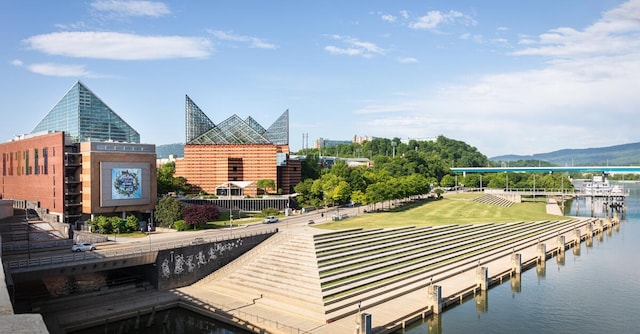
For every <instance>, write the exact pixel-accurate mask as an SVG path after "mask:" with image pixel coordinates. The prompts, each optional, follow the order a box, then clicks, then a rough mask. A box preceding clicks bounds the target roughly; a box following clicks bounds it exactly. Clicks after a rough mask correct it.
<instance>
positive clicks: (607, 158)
mask: <svg viewBox="0 0 640 334" xmlns="http://www.w3.org/2000/svg"><path fill="white" fill-rule="evenodd" d="M489 160H492V161H517V160H543V161H547V162H549V163H552V164H555V165H559V166H589V165H593V166H603V165H609V166H625V165H638V164H640V143H631V144H623V145H616V146H609V147H599V148H584V149H564V150H559V151H554V152H549V153H538V154H533V155H514V154H510V155H501V156H497V157H493V158H489Z"/></svg>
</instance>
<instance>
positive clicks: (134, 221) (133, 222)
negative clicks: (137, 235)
mask: <svg viewBox="0 0 640 334" xmlns="http://www.w3.org/2000/svg"><path fill="white" fill-rule="evenodd" d="M139 226H140V221H139V220H138V217H136V216H134V215H129V216H127V219H126V221H125V223H124V228H125V230H126V232H133V231H137V230H138V228H139ZM120 232H122V231H120Z"/></svg>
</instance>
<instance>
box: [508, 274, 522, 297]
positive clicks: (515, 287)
mask: <svg viewBox="0 0 640 334" xmlns="http://www.w3.org/2000/svg"><path fill="white" fill-rule="evenodd" d="M509 281H510V282H511V292H514V293H520V292H522V279H521V274H513V275H511V279H510V280H509Z"/></svg>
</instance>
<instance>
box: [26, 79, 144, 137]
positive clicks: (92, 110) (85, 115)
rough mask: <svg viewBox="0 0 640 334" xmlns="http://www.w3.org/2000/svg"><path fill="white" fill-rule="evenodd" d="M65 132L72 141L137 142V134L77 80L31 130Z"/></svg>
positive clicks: (34, 131) (36, 131) (33, 132)
mask: <svg viewBox="0 0 640 334" xmlns="http://www.w3.org/2000/svg"><path fill="white" fill-rule="evenodd" d="M48 131H64V132H65V133H66V135H67V136H69V137H70V138H71V139H72V140H73V141H74V142H123V143H140V134H138V132H137V131H136V130H134V129H133V128H132V127H131V126H129V124H127V123H126V122H125V121H124V120H122V118H120V116H118V115H117V114H116V113H115V112H113V110H111V108H109V107H108V106H107V105H106V104H105V103H104V102H102V100H100V98H98V97H97V96H96V95H95V94H93V92H91V90H89V89H88V88H87V87H86V86H85V85H84V84H82V83H81V82H80V81H77V82H76V83H75V84H74V85H73V86H72V87H71V88H70V89H69V91H67V93H66V94H65V95H64V96H63V97H62V99H60V101H59V102H58V103H57V104H56V105H55V106H54V107H53V109H51V111H49V113H48V114H47V115H46V116H45V117H44V118H43V119H42V120H41V121H40V123H38V125H36V127H35V128H34V129H33V131H31V133H32V134H35V133H41V132H48Z"/></svg>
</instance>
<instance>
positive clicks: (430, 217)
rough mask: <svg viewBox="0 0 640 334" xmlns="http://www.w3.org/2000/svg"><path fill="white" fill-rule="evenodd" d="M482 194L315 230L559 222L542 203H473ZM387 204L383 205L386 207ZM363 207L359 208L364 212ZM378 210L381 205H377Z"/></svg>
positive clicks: (448, 198) (451, 197) (452, 197)
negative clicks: (510, 204)
mask: <svg viewBox="0 0 640 334" xmlns="http://www.w3.org/2000/svg"><path fill="white" fill-rule="evenodd" d="M480 196H482V195H481V194H445V196H444V198H443V199H441V200H433V201H427V202H425V203H424V204H422V205H418V206H412V207H410V208H405V209H399V210H396V211H395V212H380V213H367V214H363V213H362V211H361V214H360V215H358V216H357V217H353V218H348V219H345V220H342V221H337V222H331V223H327V224H318V225H317V226H316V227H318V228H325V229H331V230H339V229H345V228H375V227H385V228H388V227H399V226H429V225H447V224H473V223H488V222H495V223H503V222H517V221H538V220H558V219H559V218H560V217H559V216H555V215H548V214H547V213H546V205H545V203H541V202H536V203H531V202H525V203H515V204H514V205H512V206H511V207H501V206H497V205H490V204H482V203H477V202H473V199H474V198H477V197H480ZM387 206H388V203H385V208H387ZM365 208H366V207H361V208H360V209H361V210H363V209H365ZM378 208H380V205H378Z"/></svg>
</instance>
